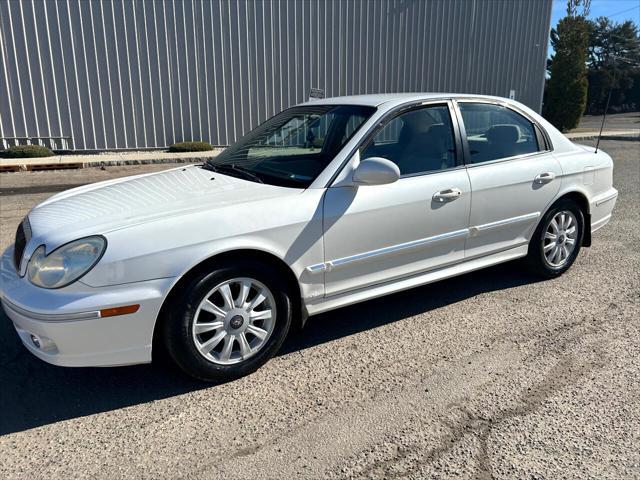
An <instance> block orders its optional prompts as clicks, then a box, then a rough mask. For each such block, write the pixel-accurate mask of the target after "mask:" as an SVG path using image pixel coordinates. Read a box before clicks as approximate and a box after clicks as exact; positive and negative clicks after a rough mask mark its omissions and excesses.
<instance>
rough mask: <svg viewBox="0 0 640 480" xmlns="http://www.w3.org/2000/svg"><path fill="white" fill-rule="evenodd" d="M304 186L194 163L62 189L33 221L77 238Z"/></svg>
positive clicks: (45, 230)
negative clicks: (232, 173)
mask: <svg viewBox="0 0 640 480" xmlns="http://www.w3.org/2000/svg"><path fill="white" fill-rule="evenodd" d="M300 192H302V190H299V189H293V188H285V187H277V186H273V185H266V184H260V183H256V182H251V181H247V180H243V179H239V178H234V177H229V176H226V175H222V174H219V173H214V172H211V171H209V170H205V169H203V168H202V167H200V166H196V165H190V166H187V167H179V168H176V169H172V170H165V171H163V172H158V173H151V174H145V175H138V176H134V177H125V178H119V179H116V180H108V181H106V182H99V183H94V184H91V185H85V186H82V187H78V188H74V189H71V190H67V191H65V192H61V193H59V194H57V195H54V196H53V197H51V198H49V199H48V200H46V201H44V202H42V203H41V204H39V205H37V206H36V207H35V208H33V210H31V212H30V213H29V223H30V225H31V230H32V232H33V235H34V237H48V238H47V239H48V240H49V239H52V238H51V237H68V238H69V239H75V238H81V237H82V236H86V235H94V234H101V233H107V232H109V231H113V230H116V229H121V228H126V227H127V226H131V225H137V224H140V223H145V222H149V221H154V220H161V219H163V218H167V217H170V216H176V215H184V214H188V213H191V212H197V211H202V210H211V209H215V208H219V207H223V206H229V205H233V204H238V203H244V202H250V201H256V200H262V199H266V198H273V197H277V196H288V195H297V194H299V193H300ZM56 240H58V238H56ZM67 241H68V240H67ZM47 243H49V242H47ZM53 243H60V242H59V241H55V242H53Z"/></svg>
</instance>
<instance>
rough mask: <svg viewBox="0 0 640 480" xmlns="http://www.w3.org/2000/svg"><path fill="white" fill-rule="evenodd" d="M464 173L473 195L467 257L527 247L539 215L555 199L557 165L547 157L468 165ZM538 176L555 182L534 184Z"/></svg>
mask: <svg viewBox="0 0 640 480" xmlns="http://www.w3.org/2000/svg"><path fill="white" fill-rule="evenodd" d="M467 170H468V172H469V178H470V180H471V189H472V191H473V193H472V201H471V215H470V225H473V226H478V228H477V231H476V232H475V234H474V235H472V236H471V237H469V239H468V240H467V244H466V256H469V257H475V256H478V255H485V254H489V253H491V252H494V251H497V250H504V249H505V248H511V247H516V246H518V245H522V244H524V243H527V242H528V239H529V236H530V235H531V233H532V230H533V227H534V226H535V225H536V224H537V219H538V216H539V215H540V212H544V211H546V209H547V208H548V207H549V205H550V204H551V203H552V202H553V200H554V198H556V194H557V193H558V191H559V190H560V182H561V178H560V177H561V176H562V170H561V168H560V164H559V162H558V161H557V160H556V159H555V157H554V156H553V155H552V154H550V153H546V154H537V155H528V156H525V157H522V158H519V159H514V160H507V161H499V162H494V163H486V164H478V165H471V166H469V168H468V169H467ZM541 173H552V174H554V175H555V178H554V179H553V180H552V181H550V182H549V183H536V182H535V178H536V177H537V176H538V175H539V174H541ZM532 214H533V215H532ZM483 226H484V227H483ZM488 227H492V228H488Z"/></svg>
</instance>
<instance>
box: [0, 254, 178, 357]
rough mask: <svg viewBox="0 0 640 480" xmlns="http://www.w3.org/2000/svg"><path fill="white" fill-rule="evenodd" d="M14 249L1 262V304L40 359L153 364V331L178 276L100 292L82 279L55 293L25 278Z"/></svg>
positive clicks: (30, 349) (23, 341) (113, 287)
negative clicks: (112, 312) (127, 309)
mask: <svg viewBox="0 0 640 480" xmlns="http://www.w3.org/2000/svg"><path fill="white" fill-rule="evenodd" d="M12 254H13V247H10V248H9V249H7V250H6V251H5V253H4V254H3V256H2V259H1V263H0V300H1V302H2V307H3V309H4V311H5V313H6V314H7V316H8V317H9V318H10V319H11V321H12V322H13V325H14V327H15V329H16V331H17V332H18V335H19V336H20V339H21V340H22V343H23V344H24V346H25V347H26V348H27V349H28V350H29V351H30V352H31V353H33V354H34V355H35V356H37V357H38V358H40V359H42V360H44V361H46V362H48V363H52V364H54V365H61V366H68V367H89V366H115V365H131V364H136V363H148V362H150V361H151V344H152V339H153V329H154V326H155V322H156V319H157V317H158V313H159V312H160V308H161V306H162V302H163V300H164V298H165V296H166V294H167V293H168V292H169V290H170V288H171V286H172V285H173V282H174V279H173V278H163V279H156V280H149V281H145V282H136V283H128V284H123V285H114V286H109V287H100V288H94V287H89V286H88V285H85V284H83V283H82V282H81V281H77V282H75V283H73V284H71V285H69V286H68V287H65V288H61V289H57V290H49V289H44V288H40V287H36V286H35V285H33V284H31V283H30V282H29V281H28V280H27V279H26V278H21V277H20V276H19V275H18V274H17V272H16V270H15V268H14V265H13V261H12ZM133 304H137V305H140V308H139V309H138V311H137V312H135V313H131V314H127V315H118V316H111V317H101V315H100V310H102V309H106V308H113V307H119V306H125V305H133Z"/></svg>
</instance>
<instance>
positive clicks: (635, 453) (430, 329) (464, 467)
mask: <svg viewBox="0 0 640 480" xmlns="http://www.w3.org/2000/svg"><path fill="white" fill-rule="evenodd" d="M585 143H587V142H585ZM601 145H602V148H603V149H604V150H606V151H607V152H609V153H610V154H611V155H612V156H613V157H614V159H615V165H616V170H615V176H614V182H615V186H616V187H617V188H618V189H619V191H620V197H619V200H618V204H617V206H616V210H615V212H614V217H613V220H612V222H611V223H610V224H609V225H608V226H607V227H605V228H604V229H603V230H601V231H600V232H598V233H597V234H595V235H594V245H593V247H591V248H589V249H585V250H583V251H582V253H581V254H580V256H579V258H578V260H577V262H576V264H575V265H574V266H573V268H572V269H571V270H570V271H569V272H568V273H567V274H565V275H564V276H563V277H561V278H559V279H556V280H553V281H544V282H539V281H536V279H534V278H531V277H530V276H528V275H527V274H525V273H523V272H522V271H521V269H520V268H519V266H518V264H507V265H501V266H497V267H494V268H490V269H487V270H484V271H479V272H474V273H471V274H468V275H464V276H462V277H458V278H454V279H451V280H447V281H444V282H440V283H437V284H433V285H429V286H425V287H422V288H418V289H414V290H411V291H407V292H403V293H400V294H396V295H392V296H389V297H387V298H383V299H378V300H375V301H371V302H368V303H365V304H361V305H356V306H352V307H348V308H344V309H341V310H338V311H335V312H332V313H329V314H323V315H321V316H318V317H314V318H312V319H311V320H310V321H309V323H308V326H307V328H306V329H305V330H304V331H303V332H302V333H301V334H300V335H299V336H297V337H296V338H293V339H291V340H290V341H288V343H287V344H286V346H285V349H284V352H283V353H282V354H281V355H279V356H278V357H277V358H275V359H273V360H272V361H270V362H269V363H268V364H267V365H266V366H265V367H263V368H262V369H261V370H259V371H258V372H256V373H255V374H253V375H251V376H250V377H247V378H244V379H241V380H238V381H235V382H231V383H227V384H225V385H219V386H207V385H202V384H198V383H195V382H192V381H191V380H189V379H187V378H185V377H183V376H182V375H181V374H180V373H178V372H177V371H176V370H174V369H173V368H172V367H170V366H167V365H156V366H149V365H147V366H136V367H125V368H109V369H63V368H57V367H53V366H49V365H47V364H45V363H43V362H40V361H38V360H37V359H35V358H33V357H32V356H31V355H29V354H28V353H26V351H25V350H24V349H23V348H22V347H21V346H20V345H19V343H18V340H17V337H16V335H15V334H14V332H13V330H12V328H11V327H10V325H9V323H8V321H7V319H6V317H2V318H0V386H1V387H0V405H2V409H1V411H0V435H1V436H0V458H1V459H2V460H1V461H0V477H1V478H25V479H27V478H28V479H37V478H49V479H50V478H61V479H62V478H125V477H126V478H185V479H204V478H210V479H213V478H251V479H254V478H274V479H285V478H504V479H511V478H527V479H556V478H575V479H588V478H593V479H596V478H597V479H602V478H610V479H627V478H640V449H639V448H638V445H640V319H639V317H640V316H639V315H638V312H639V311H640V309H639V306H640V253H639V252H640V233H639V232H640V208H638V207H639V204H640V158H639V157H640V145H639V144H638V142H630V141H617V142H614V141H603V142H602V144H601ZM152 168H153V167H149V166H144V167H130V168H118V169H115V168H114V169H109V170H107V171H106V172H103V171H99V170H96V171H93V170H92V171H82V172H72V173H70V172H56V173H38V174H33V173H25V174H22V173H16V174H3V175H1V176H0V183H1V185H0V188H1V190H0V193H1V194H2V196H1V197H0V199H1V201H2V205H1V209H0V216H1V225H2V232H1V238H0V246H2V247H4V246H6V245H7V244H8V243H10V242H11V237H12V235H13V230H14V228H15V226H16V224H17V222H18V221H19V219H20V218H21V217H22V216H23V215H24V214H25V213H26V212H27V210H28V209H29V208H30V207H31V206H32V205H33V204H34V203H36V202H38V201H40V200H42V199H44V198H46V197H47V196H48V195H50V193H49V192H43V191H42V190H43V186H44V185H53V184H56V183H57V184H65V185H71V184H74V183H81V182H87V181H95V180H99V179H102V178H107V177H110V176H116V175H122V174H126V173H129V172H131V173H137V172H140V171H149V170H150V169H152ZM159 168H166V166H159ZM30 186H33V187H35V186H38V187H39V188H40V190H38V191H37V192H36V193H30V191H29V190H28V187H30ZM14 188H22V190H14V191H13V194H9V193H10V190H11V189H14ZM50 190H55V187H53V186H52V187H51V188H50Z"/></svg>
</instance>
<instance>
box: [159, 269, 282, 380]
mask: <svg viewBox="0 0 640 480" xmlns="http://www.w3.org/2000/svg"><path fill="white" fill-rule="evenodd" d="M290 325H291V300H290V294H289V292H288V290H287V288H286V286H285V285H284V284H283V282H281V281H280V280H279V278H278V275H277V274H276V272H274V271H272V270H271V269H269V268H268V267H267V266H263V265H260V264H255V263H253V264H250V263H245V262H241V261H239V262H234V263H233V265H231V264H230V265H221V266H220V267H219V268H217V269H216V270H215V271H213V272H210V273H206V274H202V275H200V276H198V277H197V278H196V279H194V281H192V282H191V284H190V285H189V287H188V288H187V290H186V292H185V295H184V296H183V298H182V299H181V300H178V301H177V302H176V303H175V305H174V306H173V308H172V314H171V315H170V316H169V318H168V319H167V321H166V322H165V325H164V327H165V328H164V332H163V333H164V335H163V336H164V341H165V344H166V347H167V350H168V352H169V354H170V355H171V357H172V358H173V359H174V360H175V362H176V363H177V364H178V365H179V366H180V367H181V368H182V369H183V370H184V371H185V372H186V373H188V374H189V375H191V376H193V377H196V378H198V379H200V380H204V381H214V382H224V381H228V380H232V379H234V378H238V377H241V376H244V375H247V374H249V373H251V372H253V371H255V370H256V369H258V368H259V367H260V366H262V365H263V364H264V363H265V362H266V361H267V360H269V359H270V358H271V357H273V356H274V355H275V354H276V352H277V351H278V349H279V348H280V346H281V345H282V342H283V341H284V339H285V338H286V336H287V333H288V331H289V328H290Z"/></svg>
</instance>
